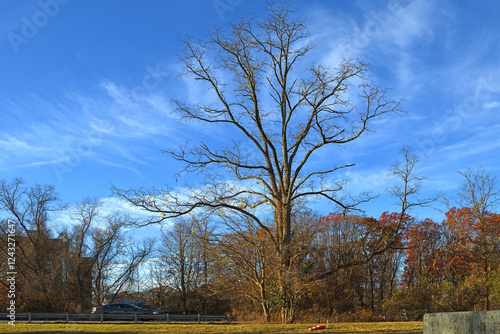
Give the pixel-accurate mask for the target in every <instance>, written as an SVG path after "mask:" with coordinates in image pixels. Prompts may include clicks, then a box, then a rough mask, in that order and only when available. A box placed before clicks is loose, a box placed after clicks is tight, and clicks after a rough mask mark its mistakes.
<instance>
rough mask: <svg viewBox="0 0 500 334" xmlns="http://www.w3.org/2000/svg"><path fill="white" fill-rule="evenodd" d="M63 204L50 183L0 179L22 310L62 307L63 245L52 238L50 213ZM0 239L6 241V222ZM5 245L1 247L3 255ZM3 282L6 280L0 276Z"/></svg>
mask: <svg viewBox="0 0 500 334" xmlns="http://www.w3.org/2000/svg"><path fill="white" fill-rule="evenodd" d="M62 208H64V205H63V204H62V201H61V200H60V198H59V195H58V194H57V192H56V191H55V188H54V186H52V185H39V184H35V185H33V186H30V185H28V184H27V183H26V182H25V181H24V180H23V179H21V178H15V179H13V180H11V181H6V180H0V211H2V212H3V213H4V214H5V216H6V217H7V218H8V219H11V220H12V221H14V223H15V230H16V233H15V234H16V236H15V240H16V252H15V260H16V272H17V275H18V279H17V280H16V282H17V290H16V292H17V297H19V299H18V301H22V302H23V304H22V305H19V306H20V308H21V309H24V310H26V311H31V310H40V311H52V310H62V308H63V307H64V306H63V305H64V302H63V303H61V301H62V299H63V298H64V296H62V295H61V294H59V292H60V290H61V286H62V285H63V283H64V282H63V270H62V269H63V261H64V258H63V256H62V255H63V254H64V253H65V251H66V249H65V248H66V245H65V244H63V243H62V242H61V240H59V239H54V238H53V235H52V231H51V227H50V214H51V213H53V212H55V211H58V210H61V209H62ZM1 232H2V233H1V241H2V243H4V242H5V245H6V242H7V240H6V238H5V236H6V235H7V233H6V226H2V231H1ZM7 249H8V248H7V247H1V250H0V252H1V253H2V256H3V257H4V259H6V258H8V253H7ZM1 284H2V285H4V286H6V285H7V284H8V282H7V281H5V280H2V282H1Z"/></svg>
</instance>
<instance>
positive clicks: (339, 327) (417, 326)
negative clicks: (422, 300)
mask: <svg viewBox="0 0 500 334" xmlns="http://www.w3.org/2000/svg"><path fill="white" fill-rule="evenodd" d="M314 325H317V324H299V325H297V324H293V325H207V324H201V325H198V324H188V325H172V324H170V325H169V324H43V323H39V324H24V323H17V324H16V325H15V326H11V325H8V324H7V323H2V324H1V325H0V333H60V334H62V333H70V334H73V333H101V334H104V333H130V334H132V333H138V334H146V333H172V334H177V333H178V334H188V333H189V334H190V333H207V334H247V333H262V334H266V333H272V334H278V333H284V334H286V333H303V332H304V331H305V329H306V328H309V327H311V326H314ZM422 326H423V325H422V322H376V323H342V324H330V325H329V328H328V329H323V330H318V331H314V332H313V333H318V334H320V333H339V334H340V333H344V334H353V333H370V334H382V333H384V334H404V333H422Z"/></svg>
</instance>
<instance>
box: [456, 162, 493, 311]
mask: <svg viewBox="0 0 500 334" xmlns="http://www.w3.org/2000/svg"><path fill="white" fill-rule="evenodd" d="M458 173H459V174H460V175H461V176H462V177H463V182H462V184H461V187H460V190H459V192H458V196H457V197H456V198H455V199H454V203H456V204H458V205H459V207H461V209H455V208H450V210H449V212H448V214H447V220H448V221H447V223H448V225H449V226H450V227H451V228H452V229H453V230H454V231H455V232H456V235H457V237H460V238H461V240H462V241H463V243H460V245H462V246H463V247H471V248H472V250H473V251H474V257H475V258H476V259H477V263H478V266H479V269H480V271H481V276H482V278H483V280H484V281H483V300H484V304H483V309H484V310H489V309H490V290H491V281H490V275H491V271H492V269H494V268H497V266H498V265H499V264H500V262H499V257H500V239H499V238H498V236H499V235H500V224H499V223H500V218H499V217H500V216H499V215H498V214H495V213H494V210H495V209H496V208H497V205H498V203H499V201H500V189H499V188H498V182H497V179H496V178H495V177H493V176H491V175H490V174H489V173H488V172H487V171H486V170H485V169H483V168H473V167H469V168H467V169H466V170H464V171H459V172H458ZM452 203H453V200H452Z"/></svg>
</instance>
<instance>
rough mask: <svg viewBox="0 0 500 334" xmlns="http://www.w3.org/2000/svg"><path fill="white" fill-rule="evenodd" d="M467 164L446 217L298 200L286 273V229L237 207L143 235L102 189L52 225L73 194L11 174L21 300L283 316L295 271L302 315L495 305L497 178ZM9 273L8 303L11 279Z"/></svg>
mask: <svg viewBox="0 0 500 334" xmlns="http://www.w3.org/2000/svg"><path fill="white" fill-rule="evenodd" d="M462 175H463V177H464V180H465V181H464V183H463V185H462V188H461V190H460V192H459V194H458V195H457V196H456V197H454V198H449V199H447V201H446V203H447V205H448V209H447V212H446V213H445V214H444V219H443V221H439V222H435V221H432V220H430V219H417V218H415V217H411V216H410V215H407V214H405V215H404V216H403V217H401V216H400V214H399V213H389V212H385V213H383V214H382V215H381V216H380V217H379V218H377V219H375V218H370V217H365V216H361V215H352V214H343V213H332V214H330V215H327V216H323V217H320V216H319V215H317V214H315V213H314V212H312V211H308V210H300V211H297V212H294V213H293V214H292V222H293V223H292V226H291V229H292V231H291V236H292V239H291V242H290V247H289V248H288V249H287V250H286V251H287V254H288V256H289V258H290V262H289V263H288V267H287V272H286V276H285V278H283V276H281V277H280V275H283V274H282V273H280V272H279V271H278V269H277V268H279V265H278V262H279V261H280V259H279V257H278V256H277V252H276V248H275V247H274V246H273V242H272V240H270V238H271V236H272V235H275V234H276V233H278V232H276V231H271V232H273V233H268V231H265V230H264V229H263V228H262V227H261V226H259V225H257V224H256V223H255V222H253V221H252V220H249V219H245V218H244V217H242V216H241V217H239V216H234V215H233V216H229V215H224V214H221V215H220V216H219V219H218V220H217V221H216V220H214V219H212V218H213V217H211V216H203V215H197V216H189V217H187V216H186V217H182V218H178V219H176V220H174V221H172V223H171V224H170V225H166V226H164V228H162V232H161V235H159V236H157V238H156V240H154V241H153V240H152V239H147V240H143V241H138V240H137V239H135V238H132V236H131V233H133V229H132V230H131V229H130V228H131V226H133V225H134V223H135V221H134V220H133V219H132V218H130V217H128V216H126V215H124V214H123V213H118V212H115V213H106V214H105V213H103V212H101V211H102V210H101V208H100V204H99V201H98V200H96V199H86V200H85V201H83V202H82V203H81V204H80V205H78V206H76V207H75V208H73V209H72V210H70V212H71V213H70V217H69V218H70V219H71V224H69V225H67V226H57V225H56V222H55V221H50V219H49V217H50V213H51V212H53V211H55V210H61V209H64V208H65V206H64V205H62V204H61V201H60V199H59V198H58V197H57V194H56V192H55V189H54V188H53V187H52V186H40V185H35V186H28V185H26V184H25V183H24V182H23V181H22V180H21V179H15V180H12V181H9V182H7V181H2V182H1V188H0V191H1V193H0V205H1V209H2V210H3V212H4V213H5V215H6V216H5V218H6V219H11V220H13V221H14V223H15V225H16V226H17V229H16V233H17V237H16V241H17V248H16V269H17V272H18V274H17V278H16V279H17V281H16V306H17V307H18V308H19V309H20V310H23V311H55V312H68V311H70V312H74V311H80V312H88V311H90V308H91V306H92V305H100V304H102V303H105V302H112V301H119V300H128V301H130V300H134V302H137V303H140V304H143V306H146V307H150V308H158V307H161V308H162V310H163V311H165V312H171V313H202V314H224V313H226V314H229V313H231V314H234V315H237V316H238V317H239V318H240V319H246V320H253V321H279V319H280V316H281V314H280V312H281V311H282V310H283V308H284V305H282V303H283V299H282V298H281V297H280V296H281V291H280V283H279V282H280V280H283V279H286V284H287V287H288V289H289V291H290V292H291V298H289V299H287V301H288V302H290V303H291V304H290V305H286V308H287V309H291V310H293V312H294V317H295V319H296V320H303V321H307V320H309V321H316V320H317V319H318V318H319V319H325V318H328V319H332V320H337V321H341V320H346V321H356V320H363V321H369V320H384V319H385V320H398V319H421V318H422V316H423V314H425V313H426V312H435V311H466V310H491V309H499V308H500V215H499V214H497V213H495V212H494V209H495V205H496V204H497V200H498V191H497V188H496V180H495V178H492V177H490V176H489V175H488V174H487V173H486V172H485V171H484V170H481V169H468V170H466V171H465V172H463V173H462ZM242 205H244V204H242ZM221 217H222V220H221V219H220V218H221ZM4 224H6V221H4ZM5 228H6V226H2V229H4V231H3V233H2V240H5V235H6V230H5ZM267 228H269V229H273V228H274V227H273V226H272V225H271V224H270V225H269V226H268V227H267ZM6 249H7V248H6V247H2V252H3V253H4V255H2V256H3V259H2V261H3V262H4V263H3V266H4V267H3V269H2V271H3V272H4V273H5V272H6V270H5V269H6V268H5V265H6V263H5V259H6V258H7V254H6ZM1 284H2V286H1V288H2V290H1V295H0V298H1V300H0V302H1V303H2V307H4V306H6V305H7V303H8V302H9V299H8V298H7V290H8V282H7V280H6V279H2V281H1Z"/></svg>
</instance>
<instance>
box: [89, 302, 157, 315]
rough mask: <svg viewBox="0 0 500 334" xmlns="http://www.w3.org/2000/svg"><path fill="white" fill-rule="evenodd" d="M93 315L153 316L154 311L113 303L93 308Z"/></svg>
mask: <svg viewBox="0 0 500 334" xmlns="http://www.w3.org/2000/svg"><path fill="white" fill-rule="evenodd" d="M92 313H140V314H153V311H152V310H148V309H145V308H140V307H139V306H136V305H132V304H123V303H111V304H106V305H102V306H97V307H94V308H92Z"/></svg>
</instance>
